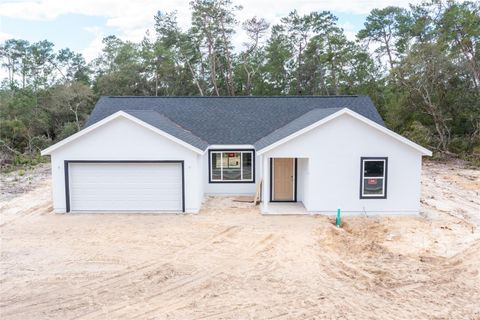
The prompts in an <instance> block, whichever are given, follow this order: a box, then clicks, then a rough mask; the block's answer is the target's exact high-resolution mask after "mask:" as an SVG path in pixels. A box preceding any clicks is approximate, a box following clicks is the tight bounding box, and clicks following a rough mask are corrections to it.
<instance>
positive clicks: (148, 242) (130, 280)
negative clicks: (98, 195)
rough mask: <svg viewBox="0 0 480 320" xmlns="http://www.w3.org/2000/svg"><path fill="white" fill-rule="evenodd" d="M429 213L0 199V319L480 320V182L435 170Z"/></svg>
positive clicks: (428, 180)
mask: <svg viewBox="0 0 480 320" xmlns="http://www.w3.org/2000/svg"><path fill="white" fill-rule="evenodd" d="M424 171H425V174H424V179H423V189H424V195H423V199H422V203H423V212H422V216H421V217H384V218H377V217H355V218H349V219H346V220H345V225H344V227H343V228H342V229H337V228H336V227H334V226H333V225H332V221H331V219H330V218H327V217H322V216H316V217H313V216H278V217H272V216H261V215H259V213H258V211H257V210H256V209H255V208H250V207H249V205H247V204H242V203H234V202H232V201H230V200H229V199H215V198H210V199H208V200H207V201H206V204H205V206H204V209H203V211H202V212H201V213H200V214H197V215H186V216H182V215H179V216H176V215H162V216H159V215H134V214H116V215H112V214H96V215H94V214H69V215H55V214H52V213H51V209H52V208H51V202H50V192H51V189H50V185H49V183H48V182H42V183H41V184H40V185H39V186H38V187H37V188H36V189H33V190H32V191H30V192H28V193H26V194H24V195H22V196H20V197H16V198H13V199H9V200H6V201H4V202H1V203H0V210H1V220H0V223H1V226H0V232H1V265H0V272H1V274H0V318H1V319H480V303H479V301H480V226H479V225H478V223H477V222H478V221H479V218H480V212H479V211H480V210H479V208H480V197H479V188H480V172H479V171H477V170H470V169H464V168H462V167H452V165H449V166H446V165H440V164H428V165H427V166H425V170H424Z"/></svg>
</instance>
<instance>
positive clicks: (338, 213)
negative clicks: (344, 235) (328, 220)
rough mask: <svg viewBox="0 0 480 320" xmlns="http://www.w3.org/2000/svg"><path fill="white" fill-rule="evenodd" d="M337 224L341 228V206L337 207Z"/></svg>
mask: <svg viewBox="0 0 480 320" xmlns="http://www.w3.org/2000/svg"><path fill="white" fill-rule="evenodd" d="M335 224H336V226H337V227H339V228H340V208H338V209H337V219H336V220H335Z"/></svg>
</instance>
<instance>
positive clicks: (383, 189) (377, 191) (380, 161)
mask: <svg viewBox="0 0 480 320" xmlns="http://www.w3.org/2000/svg"><path fill="white" fill-rule="evenodd" d="M387 164H388V158H361V181H360V199H385V198H387Z"/></svg>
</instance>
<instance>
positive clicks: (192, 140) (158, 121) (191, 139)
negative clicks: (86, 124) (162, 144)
mask: <svg viewBox="0 0 480 320" xmlns="http://www.w3.org/2000/svg"><path fill="white" fill-rule="evenodd" d="M123 111H125V112H126V113H128V114H131V115H132V116H134V117H135V118H138V119H140V120H142V121H143V122H146V123H148V124H149V125H151V126H154V127H156V128H158V129H160V130H163V131H165V132H166V133H168V134H170V135H172V136H174V137H175V138H178V139H180V140H182V141H185V142H186V143H188V144H190V145H192V146H194V147H196V148H198V149H200V150H205V149H206V148H207V147H208V143H207V142H206V141H203V140H202V139H200V138H199V137H197V136H196V135H194V134H192V133H191V132H190V131H188V130H185V129H184V128H182V127H180V126H179V125H178V124H176V123H175V122H173V121H172V120H170V119H168V118H167V117H165V116H163V115H161V114H160V113H158V112H157V111H154V110H123Z"/></svg>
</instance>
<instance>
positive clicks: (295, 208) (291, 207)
mask: <svg viewBox="0 0 480 320" xmlns="http://www.w3.org/2000/svg"><path fill="white" fill-rule="evenodd" d="M262 214H263V215H306V214H309V212H308V211H307V209H305V207H304V206H303V203H301V202H270V203H269V204H268V212H262Z"/></svg>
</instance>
